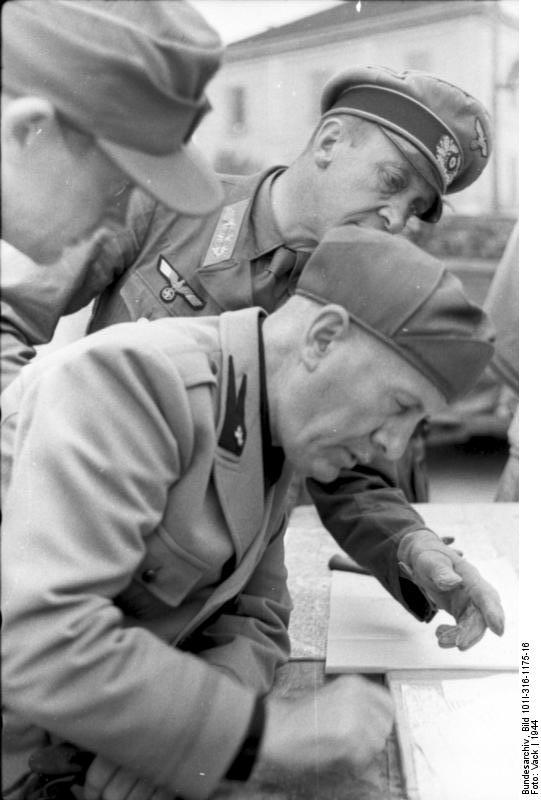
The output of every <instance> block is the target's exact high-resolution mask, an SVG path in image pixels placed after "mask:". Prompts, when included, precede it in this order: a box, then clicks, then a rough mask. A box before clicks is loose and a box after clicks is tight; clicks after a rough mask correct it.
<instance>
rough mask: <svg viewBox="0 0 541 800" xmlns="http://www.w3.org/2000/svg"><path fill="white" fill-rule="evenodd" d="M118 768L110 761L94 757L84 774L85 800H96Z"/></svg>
mask: <svg viewBox="0 0 541 800" xmlns="http://www.w3.org/2000/svg"><path fill="white" fill-rule="evenodd" d="M117 769H118V767H117V765H116V764H113V763H112V761H107V760H106V759H105V758H102V757H101V756H96V758H95V759H94V761H93V762H92V763H91V765H90V766H89V768H88V770H87V773H86V780H85V786H84V795H85V800H98V798H100V797H101V796H102V791H103V789H104V788H105V786H106V785H107V784H108V783H109V781H110V780H111V779H112V777H113V775H114V774H115V772H116V771H117Z"/></svg>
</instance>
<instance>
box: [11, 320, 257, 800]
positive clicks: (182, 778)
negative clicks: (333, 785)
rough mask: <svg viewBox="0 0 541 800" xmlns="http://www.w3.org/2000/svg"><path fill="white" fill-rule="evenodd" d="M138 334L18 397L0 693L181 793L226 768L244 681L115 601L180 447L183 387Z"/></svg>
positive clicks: (247, 696)
mask: <svg viewBox="0 0 541 800" xmlns="http://www.w3.org/2000/svg"><path fill="white" fill-rule="evenodd" d="M130 327H131V326H130ZM134 327H135V326H134ZM145 327H146V326H145ZM117 330H118V329H117ZM135 335H136V337H137V332H136V334H135ZM145 336H146V331H144V330H143V328H142V327H141V329H140V330H139V340H138V341H137V343H136V345H135V346H134V347H133V348H131V347H129V346H127V347H126V349H125V350H122V349H121V348H120V347H118V346H117V344H118V342H116V343H115V344H114V345H113V346H111V347H109V348H107V347H94V345H93V343H92V342H90V340H86V341H84V342H82V343H80V344H78V345H77V349H79V348H81V349H83V351H84V352H83V355H82V356H81V355H79V358H78V359H77V361H76V362H74V363H67V364H65V365H64V366H62V365H61V366H60V367H56V368H55V367H54V366H50V367H49V369H48V370H47V372H46V373H45V374H44V375H43V377H42V379H41V381H40V382H37V383H35V384H33V385H32V386H31V387H30V388H29V390H28V392H27V393H26V394H25V398H24V401H23V405H22V408H21V411H20V422H19V428H18V438H17V442H18V444H17V448H18V449H17V452H16V454H15V460H14V471H13V475H12V481H11V485H10V488H9V490H8V492H7V496H6V497H5V504H4V506H5V508H4V510H5V515H4V531H3V537H4V538H3V554H2V555H3V558H2V567H3V571H4V578H3V580H4V583H3V593H4V594H3V601H4V613H5V616H4V631H3V646H4V675H3V698H4V701H5V703H6V704H8V705H9V706H10V707H11V708H12V709H13V710H15V711H16V712H17V713H18V714H19V715H20V716H21V717H23V718H26V719H29V720H31V721H32V722H33V723H34V724H36V725H38V726H40V727H42V728H45V729H47V730H49V731H50V732H51V733H53V734H55V735H57V736H59V737H61V738H63V739H66V740H68V741H70V742H73V743H75V744H77V745H79V746H80V747H82V748H84V749H87V750H90V751H91V752H94V753H98V754H101V755H103V756H104V757H106V758H107V759H110V760H111V761H113V762H114V763H116V764H118V765H119V766H122V767H125V768H127V769H130V770H133V771H134V772H135V773H137V774H138V775H140V776H142V777H144V778H146V779H147V780H149V781H151V782H152V783H153V784H154V785H161V786H164V787H166V788H168V789H170V790H171V791H173V792H175V793H176V794H182V796H183V797H185V798H187V800H189V799H190V798H199V797H206V796H207V795H208V794H209V792H210V791H211V790H212V788H213V787H214V785H215V783H216V782H217V781H218V780H219V778H220V777H221V775H222V774H223V773H224V772H225V771H226V769H227V767H228V766H229V763H230V762H231V760H232V758H233V757H234V755H235V752H236V749H237V748H238V746H239V743H240V742H241V741H242V738H243V736H244V732H245V730H246V728H247V725H248V722H249V719H250V715H251V712H252V707H253V703H254V693H253V691H252V690H249V689H247V688H244V687H242V686H240V684H238V683H237V682H236V681H233V680H231V679H230V678H229V677H228V676H227V675H224V674H223V673H222V672H221V671H219V670H216V669H213V668H212V667H210V666H208V665H206V664H204V663H203V662H202V661H201V659H199V658H196V657H194V656H193V655H190V654H187V653H183V652H181V651H180V650H178V649H174V648H171V647H169V646H168V645H167V644H165V643H164V642H162V641H160V640H159V639H157V638H156V637H155V636H154V635H153V634H152V633H150V632H149V631H147V630H145V629H143V628H138V627H128V626H126V625H125V624H124V621H123V619H122V616H121V613H120V612H119V610H118V609H117V608H116V607H115V605H114V604H113V601H112V600H113V598H114V597H115V596H116V595H117V594H118V593H119V592H120V591H121V590H122V589H123V588H124V587H125V586H127V585H128V583H129V582H130V580H131V575H132V573H133V571H134V570H135V568H136V567H137V565H138V564H139V563H140V561H141V559H142V557H143V554H144V537H145V535H146V534H147V533H149V532H151V531H152V530H154V528H155V527H156V526H157V524H158V523H159V521H160V519H161V517H162V514H163V510H164V507H165V503H166V497H167V491H168V488H169V487H170V486H171V485H172V483H174V482H175V481H176V480H177V479H178V477H179V472H180V469H181V467H182V464H181V461H180V460H181V459H189V457H190V447H191V445H190V440H191V435H192V428H191V426H190V412H189V404H188V402H187V400H186V392H185V389H184V386H183V384H182V382H181V381H180V379H179V377H178V375H177V374H176V372H175V371H174V370H173V369H172V367H171V366H170V365H169V363H168V362H165V359H164V358H163V356H162V355H161V353H160V352H156V353H153V352H150V354H149V349H148V346H145V342H144V339H145ZM115 337H118V333H117V331H115ZM130 338H131V331H130ZM111 340H112V337H108V339H107V341H111ZM89 342H90V344H89ZM87 348H88V350H87ZM141 352H146V354H147V356H148V357H147V358H142V357H141V356H140V353H141ZM53 361H54V359H53ZM173 398H174V402H173ZM127 465H129V468H127ZM38 554H39V555H38ZM29 629H30V630H32V635H31V636H29V635H28V631H29ZM175 709H176V711H175ZM127 732H129V733H127Z"/></svg>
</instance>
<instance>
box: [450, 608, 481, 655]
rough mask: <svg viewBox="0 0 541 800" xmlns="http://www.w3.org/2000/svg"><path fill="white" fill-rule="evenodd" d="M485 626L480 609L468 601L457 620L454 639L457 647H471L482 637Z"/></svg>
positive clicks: (461, 648) (464, 648)
mask: <svg viewBox="0 0 541 800" xmlns="http://www.w3.org/2000/svg"><path fill="white" fill-rule="evenodd" d="M486 628H487V626H486V623H485V620H484V618H483V615H482V614H481V612H480V610H479V609H478V608H476V606H474V605H473V603H469V604H468V606H467V608H466V610H465V611H464V612H463V613H462V614H461V615H460V619H459V620H458V635H457V639H456V646H457V647H458V649H459V650H468V649H469V648H470V647H473V645H474V644H477V642H479V641H480V640H481V639H482V638H483V636H484V635H485V631H486Z"/></svg>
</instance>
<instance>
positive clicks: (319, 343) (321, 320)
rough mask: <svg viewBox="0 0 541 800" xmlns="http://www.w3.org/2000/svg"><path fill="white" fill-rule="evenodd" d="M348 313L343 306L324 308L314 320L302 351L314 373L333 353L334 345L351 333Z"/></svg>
mask: <svg viewBox="0 0 541 800" xmlns="http://www.w3.org/2000/svg"><path fill="white" fill-rule="evenodd" d="M349 326H350V320H349V315H348V312H347V311H346V310H345V308H343V307H342V306H339V305H337V304H334V303H333V304H329V305H328V306H324V307H323V308H322V309H321V310H320V311H319V312H318V313H317V315H316V317H315V318H314V319H313V320H312V322H311V324H310V327H309V328H308V331H307V332H306V335H305V339H304V343H303V347H302V350H301V353H302V360H303V362H304V364H305V366H306V367H307V369H308V370H309V371H310V372H312V371H313V370H314V369H316V368H317V366H318V364H319V363H320V362H321V361H322V359H324V358H325V357H326V356H327V355H328V354H329V352H330V351H331V349H332V347H333V345H334V344H336V343H337V342H339V341H341V340H343V339H344V338H345V337H346V336H347V334H348V331H349Z"/></svg>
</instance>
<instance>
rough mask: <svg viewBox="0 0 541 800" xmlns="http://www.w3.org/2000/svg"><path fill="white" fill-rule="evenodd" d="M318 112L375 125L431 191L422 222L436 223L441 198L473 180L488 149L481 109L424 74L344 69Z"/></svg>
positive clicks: (468, 97)
mask: <svg viewBox="0 0 541 800" xmlns="http://www.w3.org/2000/svg"><path fill="white" fill-rule="evenodd" d="M321 113H322V114H323V115H324V116H325V115H327V116H328V115H330V114H333V113H334V114H336V113H346V114H353V115H355V116H360V117H363V118H365V119H367V120H369V121H371V122H374V123H376V124H377V125H379V126H380V128H381V130H382V132H383V133H384V134H385V135H386V136H387V137H388V138H389V139H390V140H391V141H392V142H393V144H394V145H395V146H396V147H397V148H398V149H399V150H400V152H401V153H402V155H403V156H404V157H405V158H406V160H407V161H409V163H410V164H411V165H412V166H413V167H414V169H415V170H416V171H417V172H419V173H420V174H421V176H422V177H423V178H424V179H425V180H426V181H427V182H428V183H429V184H430V186H432V188H433V189H435V190H436V193H437V199H436V201H435V203H434V204H433V205H432V206H431V208H430V209H428V211H426V212H425V213H424V214H423V215H421V219H423V220H425V221H426V222H437V221H438V219H439V218H440V216H441V210H442V202H441V196H442V195H445V194H451V193H453V192H459V191H461V190H462V189H465V188H466V187H467V186H469V185H470V184H471V183H473V182H474V181H475V180H477V178H478V177H479V176H480V175H481V173H482V171H483V170H484V168H485V167H486V165H487V163H488V159H489V156H490V153H491V149H492V126H491V121H490V117H489V114H488V112H487V111H486V109H485V108H484V106H483V105H482V104H481V103H480V102H479V101H478V100H476V99H475V97H472V96H471V95H470V94H468V93H467V92H465V91H463V90H462V89H460V88H459V87H458V86H455V85H454V84H452V83H449V82H447V81H444V80H441V79H440V78H436V77H434V76H433V75H429V74H427V73H424V72H419V71H414V70H406V71H404V72H395V71H394V70H391V69H388V68H387V67H375V66H367V67H364V66H363V67H352V68H351V69H346V70H344V71H342V72H339V73H338V74H337V75H335V76H334V77H333V78H331V79H330V80H329V81H328V82H327V84H326V85H325V86H324V88H323V94H322V97H321ZM408 143H409V145H410V146H408ZM411 145H413V146H414V147H413V148H412V147H411Z"/></svg>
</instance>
